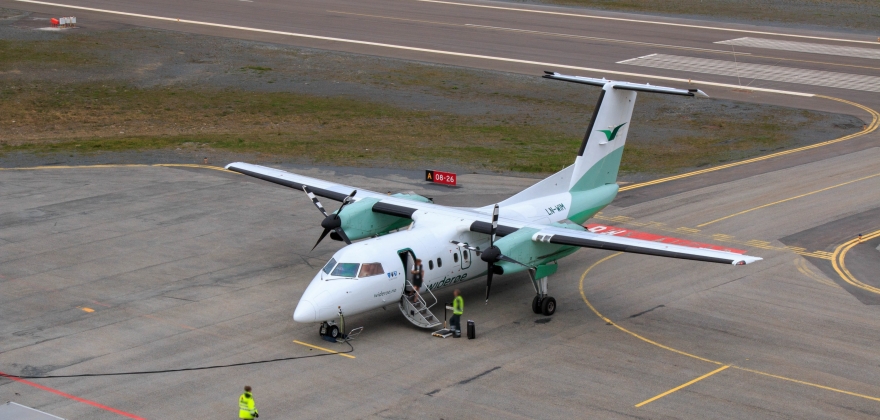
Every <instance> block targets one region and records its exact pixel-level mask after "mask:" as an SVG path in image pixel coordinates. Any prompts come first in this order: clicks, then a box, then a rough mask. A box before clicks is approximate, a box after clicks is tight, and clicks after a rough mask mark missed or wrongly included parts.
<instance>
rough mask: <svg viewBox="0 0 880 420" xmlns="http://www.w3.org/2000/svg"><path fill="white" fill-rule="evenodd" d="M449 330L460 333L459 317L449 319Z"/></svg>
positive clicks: (454, 316)
mask: <svg viewBox="0 0 880 420" xmlns="http://www.w3.org/2000/svg"><path fill="white" fill-rule="evenodd" d="M449 329H450V330H452V331H457V332H458V333H461V315H453V316H452V318H449Z"/></svg>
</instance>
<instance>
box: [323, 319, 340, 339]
mask: <svg viewBox="0 0 880 420" xmlns="http://www.w3.org/2000/svg"><path fill="white" fill-rule="evenodd" d="M318 334H321V336H324V337H330V338H332V339H334V340H335V339H337V338H339V326H338V325H336V323H335V322H322V323H321V328H320V329H319V330H318Z"/></svg>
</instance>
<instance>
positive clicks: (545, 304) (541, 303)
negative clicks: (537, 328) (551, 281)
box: [532, 296, 556, 316]
mask: <svg viewBox="0 0 880 420" xmlns="http://www.w3.org/2000/svg"><path fill="white" fill-rule="evenodd" d="M532 312H534V313H536V314H543V315H547V316H550V315H553V314H554V313H555V312H556V299H555V298H553V297H552V296H545V297H543V298H542V297H540V296H535V298H534V299H532Z"/></svg>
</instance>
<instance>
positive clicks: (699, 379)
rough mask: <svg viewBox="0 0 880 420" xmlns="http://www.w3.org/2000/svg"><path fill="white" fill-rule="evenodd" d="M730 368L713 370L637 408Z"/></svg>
mask: <svg viewBox="0 0 880 420" xmlns="http://www.w3.org/2000/svg"><path fill="white" fill-rule="evenodd" d="M729 367H730V365H724V366H721V367H720V368H718V369H715V370H713V371H711V372H709V373H707V374H705V375H703V376H700V377H699V378H695V379H693V380H690V381H688V382H685V383H683V384H681V385H679V386H677V387H675V388H672V389H670V390H669V391H666V392H664V393H662V394H658V395H657V396H655V397H653V398H648V399H647V400H644V401H642V402H640V403H638V404H636V408H638V407H641V406H643V405H645V404H648V403H651V402H653V401H657V400H659V399H660V398H663V397H665V396H667V395H669V394H671V393H673V392H676V391H679V390H681V389H684V388H687V387H689V386H691V385H693V384H695V383H697V382H700V381H702V380H703V379H706V378H708V377H710V376H712V375H714V374H716V373H718V372H721V371H723V370H725V369H727V368H729Z"/></svg>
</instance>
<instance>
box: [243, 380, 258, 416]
mask: <svg viewBox="0 0 880 420" xmlns="http://www.w3.org/2000/svg"><path fill="white" fill-rule="evenodd" d="M257 417H260V413H258V412H257V406H256V404H254V396H253V394H251V387H250V386H247V385H245V387H244V394H241V396H240V397H238V418H240V419H248V420H250V419H253V418H257Z"/></svg>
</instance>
